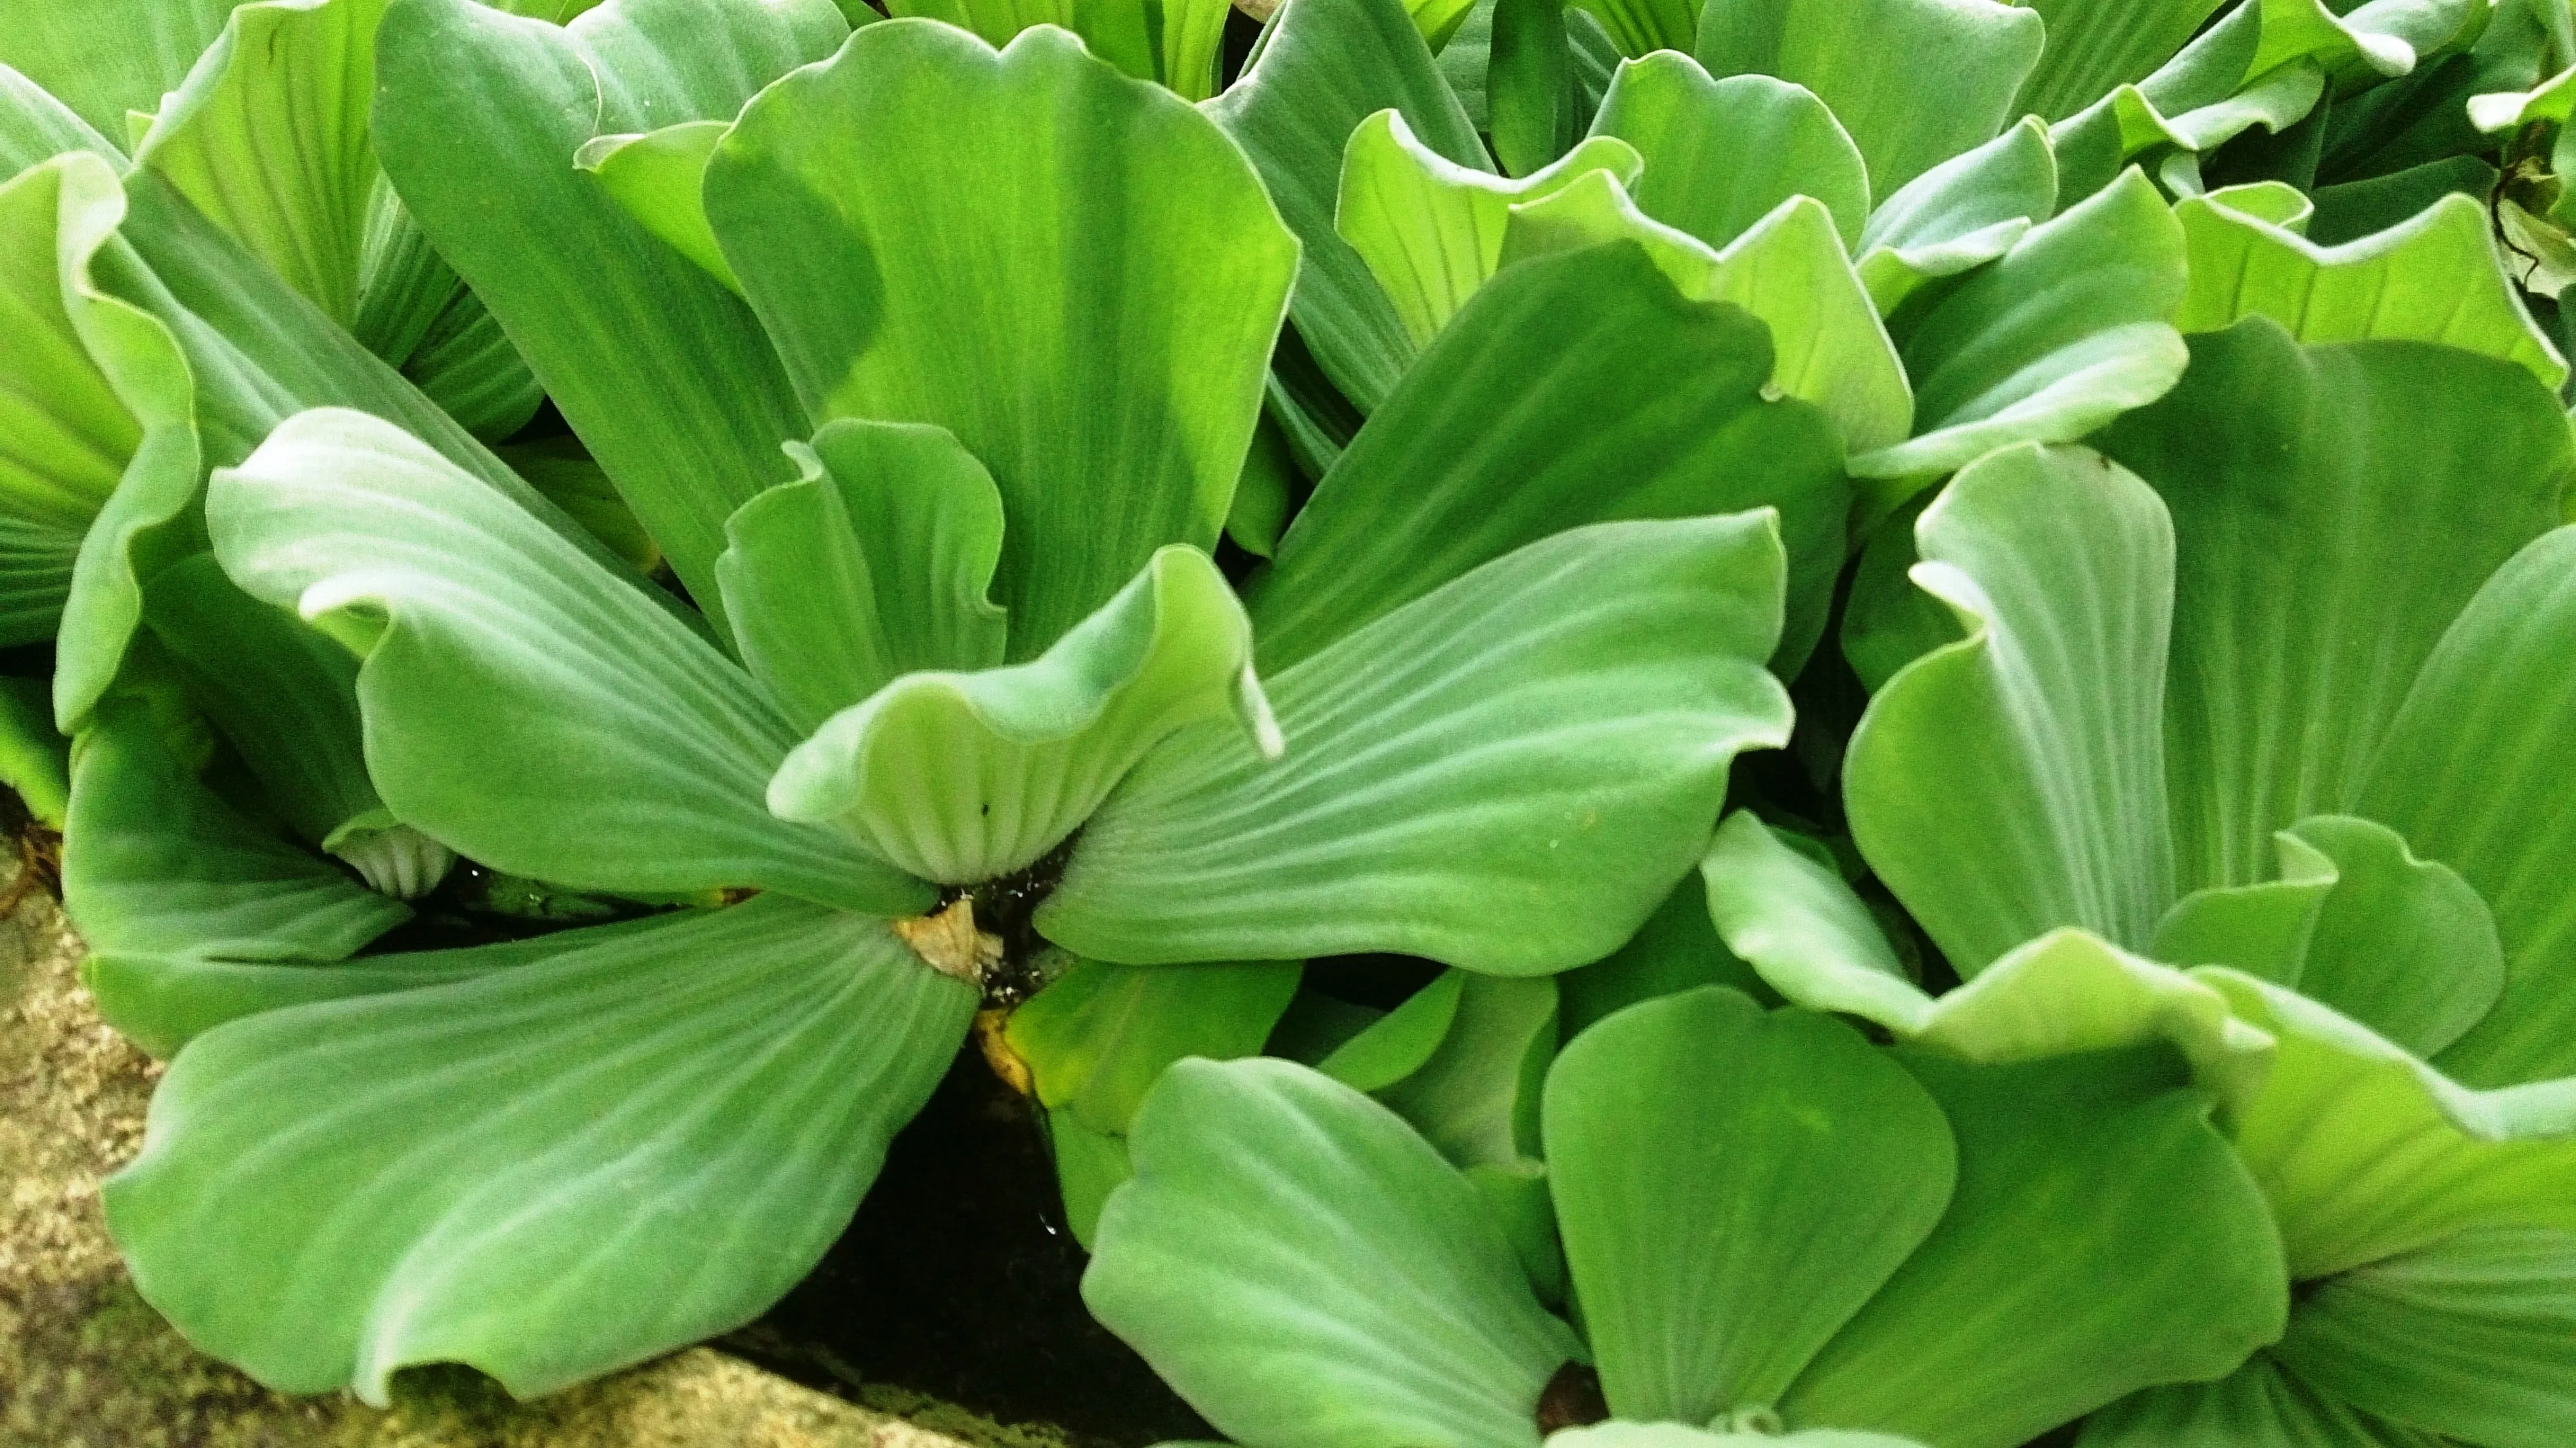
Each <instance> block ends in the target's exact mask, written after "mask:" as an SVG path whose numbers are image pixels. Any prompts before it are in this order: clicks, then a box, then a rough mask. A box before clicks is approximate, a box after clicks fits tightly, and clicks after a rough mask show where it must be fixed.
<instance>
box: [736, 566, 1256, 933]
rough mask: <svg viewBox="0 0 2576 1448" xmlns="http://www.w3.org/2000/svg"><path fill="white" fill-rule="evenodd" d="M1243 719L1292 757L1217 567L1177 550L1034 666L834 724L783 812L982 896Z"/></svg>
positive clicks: (882, 696) (924, 690)
mask: <svg viewBox="0 0 2576 1448" xmlns="http://www.w3.org/2000/svg"><path fill="white" fill-rule="evenodd" d="M1229 717H1230V718H1231V719H1232V720H1233V721H1234V723H1235V724H1236V726H1237V727H1238V728H1239V729H1240V730H1241V731H1242V732H1243V734H1244V735H1245V736H1248V739H1249V742H1250V744H1251V746H1252V748H1253V749H1254V750H1256V751H1257V752H1258V753H1259V754H1260V756H1261V757H1262V758H1263V759H1265V760H1269V759H1276V758H1277V757H1278V756H1279V753H1280V749H1281V745H1280V738H1279V732H1278V727H1277V725H1276V724H1275V723H1274V722H1273V721H1272V719H1271V717H1270V710H1269V704H1268V702H1267V701H1266V700H1265V699H1263V698H1262V694H1261V685H1260V683H1259V681H1258V680H1257V679H1255V678H1254V676H1253V672H1252V625H1251V623H1250V622H1249V621H1248V620H1246V619H1245V618H1244V616H1243V609H1242V605H1240V604H1238V603H1237V602H1236V601H1235V597H1234V593H1233V590H1231V589H1229V588H1228V587H1227V586H1226V582H1225V577H1224V575H1222V574H1220V573H1218V572H1217V569H1216V565H1215V564H1214V563H1213V562H1211V561H1209V559H1208V556H1207V555H1206V554H1204V553H1201V552H1199V551H1198V550H1197V549H1195V548H1190V547H1187V546H1184V545H1181V544H1174V545H1172V546H1171V547H1168V548H1165V549H1163V550H1161V551H1160V552H1158V553H1156V554H1155V555H1154V557H1153V559H1152V560H1151V561H1150V562H1148V563H1147V564H1146V565H1145V568H1144V570H1143V571H1142V572H1140V573H1139V574H1137V575H1136V578H1135V580H1134V581H1133V582H1131V583H1129V584H1128V585H1127V587H1126V588H1124V589H1122V590H1120V592H1119V593H1118V595H1117V596H1116V597H1114V598H1112V599H1110V600H1109V602H1108V603H1106V604H1104V605H1102V606H1101V608H1100V611H1099V612H1097V613H1095V614H1093V615H1092V616H1091V617H1090V618H1088V619H1085V620H1083V621H1082V622H1081V623H1080V624H1079V625H1077V626H1075V627H1074V629H1073V630H1072V631H1071V632H1068V633H1067V634H1065V635H1064V636H1063V637H1062V638H1060V639H1058V640H1057V641H1056V644H1055V646H1054V647H1053V648H1050V649H1048V650H1047V651H1046V652H1045V653H1044V654H1041V655H1039V656H1038V657H1037V658H1035V659H1032V660H1030V661H1029V662H1027V663H1024V664H1015V665H1012V666H1010V667H1008V668H998V669H985V670H982V671H979V672H975V673H944V672H943V673H917V674H908V675H906V676H904V677H903V678H900V679H897V680H896V681H894V682H893V683H891V684H889V685H887V686H886V687H885V688H883V689H881V690H878V691H877V692H876V693H873V694H871V695H869V696H868V697H867V698H866V699H865V700H864V701H862V702H860V703H856V704H853V705H851V706H850V707H848V708H847V709H844V710H842V711H841V712H840V713H838V714H835V715H833V716H832V717H831V718H830V719H828V720H826V721H824V723H823V725H822V727H821V728H819V729H817V730H816V731H815V732H814V734H813V736H812V737H811V738H809V739H807V740H806V741H805V742H804V743H802V744H799V745H797V746H796V748H795V749H794V750H793V751H792V752H790V753H789V754H788V756H787V758H786V761H785V762H784V763H782V764H781V765H780V766H779V768H778V774H777V776H776V777H775V778H773V779H771V780H770V782H769V794H768V798H769V808H770V812H771V813H773V814H775V815H777V816H778V817H779V818H780V819H783V820H791V821H797V822H808V823H818V824H828V825H831V826H834V827H837V828H838V829H840V830H841V831H842V832H843V833H845V834H847V835H849V836H850V837H851V838H853V839H855V840H856V841H858V843H859V844H860V845H861V846H862V847H863V848H864V849H866V850H867V852H868V853H869V854H871V855H873V856H876V857H878V858H880V859H884V860H887V861H890V862H892V863H893V864H894V865H895V866H896V867H897V868H899V869H902V870H905V871H907V872H909V873H911V874H914V875H917V876H919V877H921V878H922V879H925V880H933V881H937V882H939V883H942V884H951V885H967V884H974V883H976V882H979V881H983V880H991V879H998V878H1000V877H1001V876H1004V875H1008V874H1011V873H1012V872H1014V871H1016V870H1019V869H1022V868H1024V867H1026V866H1028V865H1030V864H1033V863H1035V862H1036V861H1037V860H1038V859H1039V858H1040V857H1041V856H1043V855H1045V854H1046V853H1047V852H1048V851H1049V850H1052V849H1054V848H1055V847H1056V845H1058V844H1060V843H1062V842H1063V840H1064V839H1065V837H1066V836H1068V835H1070V834H1072V833H1073V832H1074V831H1075V830H1077V829H1079V828H1081V827H1082V823H1083V821H1084V820H1085V819H1087V818H1089V817H1090V815H1091V812H1092V810H1093V809H1094V808H1096V807H1097V806H1098V805H1099V803H1100V801H1101V800H1102V799H1103V798H1105V797H1106V796H1107V795H1108V794H1109V792H1110V790H1111V789H1112V788H1113V787H1115V786H1116V785H1117V783H1118V782H1119V780H1121V779H1122V778H1124V777H1125V776H1126V775H1127V773H1128V772H1129V771H1130V770H1132V769H1134V768H1135V767H1136V766H1137V764H1138V762H1139V761H1141V760H1143V759H1145V758H1146V757H1147V756H1148V755H1149V754H1150V753H1151V752H1152V751H1153V750H1154V748H1155V746H1157V745H1158V744H1160V743H1162V742H1163V741H1164V740H1165V739H1167V738H1169V737H1171V736H1173V735H1175V734H1177V733H1180V732H1181V731H1183V730H1185V729H1187V728H1188V727H1189V726H1190V725H1192V724H1195V723H1197V722H1199V721H1201V720H1205V719H1214V718H1229Z"/></svg>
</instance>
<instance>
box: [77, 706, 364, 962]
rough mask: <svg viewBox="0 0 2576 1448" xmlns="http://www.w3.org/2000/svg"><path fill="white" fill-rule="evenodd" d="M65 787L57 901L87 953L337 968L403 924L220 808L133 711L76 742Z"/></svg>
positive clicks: (324, 867) (351, 884) (108, 710)
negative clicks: (333, 964) (335, 963)
mask: <svg viewBox="0 0 2576 1448" xmlns="http://www.w3.org/2000/svg"><path fill="white" fill-rule="evenodd" d="M71 785H72V787H71V806H70V809H69V811H68V812H67V818H66V823H65V829H64V833H65V841H64V845H63V901H64V905H65V908H66V909H68V910H69V912H70V914H71V917H72V922H73V923H74V924H75V925H77V926H78V927H79V928H80V931H81V935H82V938H83V939H84V941H85V942H86V943H87V944H88V946H89V948H90V949H92V950H96V951H101V952H105V953H124V952H135V953H144V954H159V953H179V952H185V953H193V954H202V955H208V956H226V957H230V958H233V959H236V960H243V961H266V960H302V961H316V960H338V959H340V958H341V957H343V956H346V955H349V954H351V953H352V952H354V951H356V950H357V949H358V948H359V947H360V946H363V945H365V944H366V943H367V942H368V941H370V940H373V939H375V938H376V937H377V936H379V935H382V934H383V933H384V932H385V931H387V930H389V929H391V928H393V927H394V926H396V925H399V924H401V923H402V922H403V921H405V920H407V919H409V918H410V917H411V911H410V910H409V909H407V908H406V907H404V906H403V905H402V904H400V903H399V902H397V901H393V900H388V899H386V898H385V897H384V896H382V895H379V894H377V893H375V892H374V891H372V890H369V889H366V888H365V887H363V886H361V885H359V884H358V883H357V882H356V881H354V880H352V879H350V878H349V877H348V875H347V874H345V873H343V872H342V871H340V870H338V869H336V868H334V867H333V866H331V865H330V864H329V863H327V862H325V861H324V860H323V858H322V857H321V856H320V855H318V854H315V853H313V852H312V851H310V850H307V849H301V848H298V847H297V846H295V845H294V844H292V843H290V842H289V841H288V840H287V839H286V838H285V837H284V836H283V835H282V834H280V833H277V832H274V831H271V830H263V829H262V828H260V827H259V826H258V825H256V824H254V823H252V822H251V821H250V820H248V819H246V818H244V817H243V816H242V814H241V813H240V812H239V811H238V810H235V809H234V808H233V807H232V806H231V805H228V804H226V803H225V802H224V801H223V800H222V799H220V798H218V797H217V796H216V795H215V794H214V793H213V792H212V791H211V790H209V789H207V788H206V787H205V786H204V785H203V784H201V783H199V782H198V780H197V778H196V777H195V776H194V775H193V774H192V773H190V772H189V770H188V769H187V768H186V767H185V766H184V765H182V764H181V763H180V761H179V760H178V759H177V758H175V757H173V756H172V754H171V752H170V748H169V745H168V744H167V743H166V742H165V741H164V740H163V739H162V737H161V734H160V727H159V725H158V724H157V723H156V722H155V721H154V719H153V717H152V715H151V713H150V712H149V711H148V710H146V709H145V708H144V707H143V706H142V705H141V704H139V703H137V702H135V701H133V700H131V699H126V698H116V699H111V700H110V701H109V702H108V703H106V704H105V705H103V706H102V707H101V708H100V709H99V711H98V713H97V716H96V719H95V720H94V722H92V723H91V725H90V726H89V727H88V728H87V729H85V730H83V731H82V733H81V736H80V738H79V740H78V742H77V743H76V744H75V745H74V746H73V750H72V776H71Z"/></svg>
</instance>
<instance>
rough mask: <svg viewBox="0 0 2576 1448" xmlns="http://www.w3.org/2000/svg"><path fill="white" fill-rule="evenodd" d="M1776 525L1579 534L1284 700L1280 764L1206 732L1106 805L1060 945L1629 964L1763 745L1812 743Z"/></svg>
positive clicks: (1380, 637)
mask: <svg viewBox="0 0 2576 1448" xmlns="http://www.w3.org/2000/svg"><path fill="white" fill-rule="evenodd" d="M1778 550H1779V543H1778V541H1777V534H1776V530H1775V528H1774V527H1773V525H1772V522H1771V519H1770V516H1769V515H1768V514H1767V513H1755V514H1740V515H1735V516H1732V517H1721V518H1706V519H1692V520H1676V521H1671V522H1628V523H1602V524H1596V525H1594V526H1592V527H1589V528H1582V529H1577V530H1574V531H1572V532H1568V533H1560V534H1557V535H1556V536H1554V537H1552V538H1548V539H1546V540H1543V541H1541V542H1538V543H1533V544H1531V545H1529V546H1528V547H1525V548H1522V549H1519V550H1518V551H1516V552H1513V553H1510V554H1506V555H1505V556H1504V557H1502V558H1500V559H1497V560H1496V561H1494V562H1492V563H1488V564H1485V565H1484V566H1482V567H1480V568H1478V569H1476V570H1475V571H1473V572H1471V573H1468V574H1466V575H1465V576H1464V577H1461V578H1458V579H1456V580H1453V581H1452V582H1450V583H1448V584H1446V585H1444V586H1442V587H1441V588H1440V589H1438V590H1436V591H1434V592H1432V593H1429V594H1426V595H1424V596H1423V597H1421V598H1418V599H1415V600H1414V601H1413V602H1411V603H1409V604H1407V605H1405V606H1404V607H1403V608H1400V609H1398V610H1396V611H1395V612H1393V613H1390V614H1387V615H1385V616H1383V617H1381V618H1379V619H1376V620H1374V621H1373V622H1371V623H1368V624H1366V625H1364V626H1362V627H1361V628H1359V629H1357V630H1355V631H1353V632H1351V633H1349V634H1346V635H1344V636H1343V637H1342V638H1341V639H1339V640H1337V641H1336V642H1334V643H1333V644H1331V645H1329V646H1327V647H1326V648H1324V649H1323V650H1322V651H1320V652H1318V653H1316V654H1314V655H1312V656H1310V657H1308V658H1307V659H1306V660H1305V661H1304V662H1302V663H1299V664H1297V665H1295V666H1293V667H1291V668H1288V669H1285V670H1282V671H1280V672H1278V673H1277V674H1275V675H1274V676H1273V677H1272V678H1271V679H1270V680H1269V681H1268V683H1267V688H1268V690H1269V694H1270V698H1271V702H1272V704H1273V706H1274V707H1275V708H1276V710H1277V711H1278V718H1279V723H1280V728H1281V731H1282V733H1283V734H1284V735H1285V737H1286V739H1287V742H1288V754H1287V757H1286V758H1285V759H1284V760H1282V761H1280V762H1279V763H1277V764H1269V763H1266V762H1265V761H1263V760H1262V759H1261V758H1260V756H1259V754H1258V752H1257V751H1255V750H1254V749H1253V748H1252V747H1251V746H1250V744H1249V743H1248V742H1246V741H1244V740H1243V739H1242V737H1241V735H1240V734H1239V733H1238V732H1237V731H1235V730H1233V729H1231V728H1229V727H1227V726H1225V725H1222V724H1202V725H1199V726H1197V727H1195V728H1193V729H1190V730H1188V731H1186V732H1184V733H1182V734H1180V735H1178V736H1176V737H1175V738H1174V739H1172V740H1171V741H1170V742H1169V743H1167V744H1165V745H1164V746H1163V747H1162V748H1161V749H1160V750H1158V751H1156V753H1155V754H1154V755H1153V756H1152V757H1150V758H1149V759H1147V760H1146V761H1145V763H1144V764H1143V765H1142V766H1141V767H1140V768H1138V769H1137V770H1136V771H1135V772H1134V773H1132V774H1130V775H1129V776H1128V777H1127V779H1126V781H1125V782H1124V783H1123V784H1121V786H1120V787H1119V790H1118V792H1117V793H1116V794H1114V795H1112V796H1111V797H1110V799H1109V801H1108V802H1107V803H1106V804H1105V805H1103V806H1102V808H1101V810H1100V812H1099V814H1098V815H1097V816H1095V817H1094V819H1093V820H1092V822H1091V825H1090V826H1089V828H1087V829H1086V830H1085V831H1084V832H1083V835H1082V838H1081V840H1080V842H1079V843H1078V844H1077V845H1076V846H1075V849H1074V853H1073V858H1072V860H1071V861H1070V862H1069V863H1068V864H1067V866H1066V869H1065V875H1064V879H1063V881H1062V883H1061V884H1059V885H1058V886H1057V888H1056V891H1055V893H1054V895H1053V896H1051V897H1050V898H1049V899H1048V900H1047V902H1046V903H1045V904H1044V905H1042V906H1041V907H1039V910H1038V915H1037V923H1038V928H1039V929H1040V930H1041V931H1043V932H1044V933H1045V934H1046V935H1047V937H1048V938H1049V939H1051V940H1054V941H1056V942H1057V943H1058V944H1061V945H1063V946H1065V947H1066V948H1068V949H1070V950H1073V951H1075V952H1077V953H1079V954H1082V955H1087V956H1095V957H1098V958H1100V959H1105V960H1122V961H1127V962H1131V963H1135V964H1151V963H1154V962H1157V961H1186V960H1287V959H1304V958H1309V957H1313V956H1317V955H1334V954H1350V953H1364V952H1369V951H1390V952H1396V953H1402V954H1409V955H1420V956H1424V957H1427V958H1429V959H1432V960H1438V961H1442V962H1444V963H1447V964H1451V965H1457V966H1461V967H1464V968H1466V969H1471V970H1479V971H1484V972H1487V973H1491V974H1498V975H1533V974H1546V973H1551V972H1554V971H1558V970H1563V969H1565V968H1567V967H1569V966H1574V965H1580V964H1583V963H1584V962H1586V961H1590V960H1596V959H1599V958H1600V957H1601V956H1604V955H1607V954H1608V953H1609V952H1610V951H1611V950H1613V949H1615V948H1617V946H1618V945H1619V943H1620V942H1622V941H1624V940H1626V939H1627V938H1628V937H1629V935H1630V934H1632V933H1633V932H1634V931H1635V930H1636V928H1637V926H1638V924H1639V923H1640V922H1642V921H1643V920H1644V919H1645V918H1646V916H1647V915H1648V914H1649V913H1650V912H1651V911H1652V910H1653V909H1654V908H1655V906H1656V905H1657V904H1659V903H1660V902H1661V901H1662V900H1663V898H1664V895H1665V892H1666V891H1667V890H1668V889H1669V888H1670V885H1671V882H1672V881H1673V880H1675V879H1677V878H1678V877H1679V876H1680V875H1681V874H1682V873H1683V872H1684V871H1685V870H1687V869H1688V868H1689V867H1690V863H1691V861H1692V860H1694V859H1696V858H1697V857H1698V855H1699V853H1700V851H1701V850H1702V848H1704V846H1705V845H1706V842H1707V838H1708V828H1709V826H1708V821H1709V820H1710V819H1711V818H1712V817H1714V816H1715V814H1716V813H1717V807H1718V802H1719V800H1720V798H1721V797H1722V796H1723V794H1724V793H1725V785H1726V772H1727V765H1728V762H1729V761H1730V760H1731V759H1732V758H1733V757H1734V755H1735V754H1736V753H1737V752H1738V751H1739V750H1742V749H1746V748H1752V747H1761V746H1772V747H1776V746H1778V745H1779V744H1780V743H1782V742H1783V741H1785V740H1786V738H1787V737H1788V729H1787V725H1788V717H1789V708H1788V698H1787V695H1786V693H1785V692H1784V691H1783V690H1782V689H1781V688H1780V686H1779V683H1778V682H1777V681H1776V680H1774V679H1773V678H1772V677H1771V676H1770V675H1769V674H1767V673H1765V672H1764V671H1763V670H1762V668H1761V665H1760V664H1759V662H1758V660H1760V659H1762V658H1764V657H1767V656H1768V655H1769V653H1770V651H1771V648H1772V646H1773V644H1774V642H1775V641H1776V639H1777V637H1778V635H1777V629H1778V624H1779V617H1780V615H1779V598H1780V594H1779V588H1780V572H1779V569H1780V566H1781V565H1780V554H1779V551H1778Z"/></svg>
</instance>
